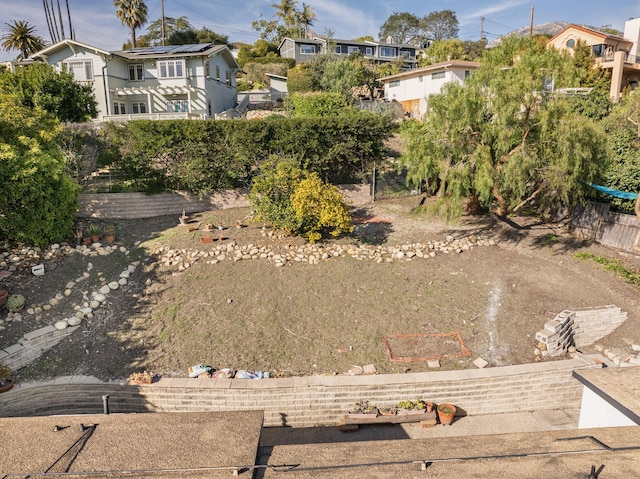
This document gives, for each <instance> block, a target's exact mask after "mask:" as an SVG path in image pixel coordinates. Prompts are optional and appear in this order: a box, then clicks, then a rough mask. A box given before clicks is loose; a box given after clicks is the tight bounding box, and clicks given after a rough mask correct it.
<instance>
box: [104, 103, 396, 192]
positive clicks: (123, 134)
mask: <svg viewBox="0 0 640 479" xmlns="http://www.w3.org/2000/svg"><path fill="white" fill-rule="evenodd" d="M392 131H393V125H392V123H391V121H390V120H389V119H388V118H385V117H383V116H380V115H375V114H371V113H367V112H357V113H354V114H350V115H341V116H335V117H331V118H327V117H323V118H284V117H271V118H267V119H265V120H215V121H214V120H173V121H142V120H141V121H132V122H129V123H126V124H110V125H108V127H107V136H108V138H110V141H111V142H112V143H113V145H114V146H115V147H116V148H117V149H118V151H119V154H118V155H116V159H115V160H114V163H113V166H115V167H117V168H118V169H120V170H122V171H123V172H124V173H125V174H126V175H127V176H128V177H129V178H130V179H131V180H133V181H134V182H135V183H136V186H137V187H138V188H139V189H140V190H141V191H148V192H154V191H166V190H187V191H191V192H194V193H199V194H203V193H208V192H211V191H214V190H216V189H221V188H233V187H238V186H249V185H250V184H251V179H252V177H253V175H254V174H256V172H257V171H258V169H259V166H260V165H261V163H262V162H263V161H265V160H267V159H268V158H269V157H270V156H272V155H277V156H282V157H288V158H295V159H296V160H297V161H298V162H299V166H300V167H301V168H303V169H305V170H308V171H311V172H316V173H318V175H319V176H320V177H321V178H322V179H323V181H325V182H328V183H334V184H337V183H353V182H360V181H363V180H364V179H365V178H366V176H367V174H368V172H369V171H370V167H371V165H372V164H373V162H379V161H381V160H382V159H383V158H385V156H386V148H385V146H384V140H385V139H386V138H388V137H389V136H390V135H391V133H392Z"/></svg>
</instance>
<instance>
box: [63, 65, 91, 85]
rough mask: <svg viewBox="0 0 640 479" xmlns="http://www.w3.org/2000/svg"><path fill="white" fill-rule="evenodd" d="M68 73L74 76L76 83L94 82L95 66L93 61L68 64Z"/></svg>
mask: <svg viewBox="0 0 640 479" xmlns="http://www.w3.org/2000/svg"><path fill="white" fill-rule="evenodd" d="M65 66H66V68H67V71H68V72H69V73H71V75H73V79H74V80H76V81H90V80H93V64H92V63H91V60H81V61H76V62H66V63H65Z"/></svg>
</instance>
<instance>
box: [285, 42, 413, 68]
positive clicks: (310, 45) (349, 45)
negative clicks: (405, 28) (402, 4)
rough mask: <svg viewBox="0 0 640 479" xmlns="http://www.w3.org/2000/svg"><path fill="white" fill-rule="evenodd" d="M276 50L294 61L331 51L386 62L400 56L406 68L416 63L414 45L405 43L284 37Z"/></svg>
mask: <svg viewBox="0 0 640 479" xmlns="http://www.w3.org/2000/svg"><path fill="white" fill-rule="evenodd" d="M278 52H279V53H280V56H281V57H283V58H293V59H294V60H295V61H296V63H306V62H308V61H310V60H311V59H312V58H313V57H314V56H315V55H318V54H320V53H333V54H335V55H340V56H345V57H347V56H349V55H351V54H353V53H360V54H362V55H363V56H364V57H365V58H367V59H369V60H371V61H373V62H375V63H387V62H392V61H394V60H397V59H398V58H401V59H403V60H404V65H405V68H406V69H411V68H415V67H416V65H417V59H416V47H415V46H413V45H405V44H401V45H397V44H392V43H380V42H371V41H364V42H357V41H352V40H335V39H332V40H331V41H327V40H325V39H322V38H314V39H305V38H290V37H285V38H284V39H283V40H282V42H280V45H279V46H278Z"/></svg>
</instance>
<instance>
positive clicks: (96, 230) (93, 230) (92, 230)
mask: <svg viewBox="0 0 640 479" xmlns="http://www.w3.org/2000/svg"><path fill="white" fill-rule="evenodd" d="M100 233H102V230H101V229H100V227H99V226H98V225H90V226H89V236H100Z"/></svg>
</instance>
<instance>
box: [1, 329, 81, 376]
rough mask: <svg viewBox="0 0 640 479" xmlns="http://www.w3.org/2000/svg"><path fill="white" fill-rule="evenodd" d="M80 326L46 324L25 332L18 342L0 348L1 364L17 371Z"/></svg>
mask: <svg viewBox="0 0 640 479" xmlns="http://www.w3.org/2000/svg"><path fill="white" fill-rule="evenodd" d="M79 327H80V326H73V327H68V328H65V329H63V330H58V329H56V328H55V327H53V326H45V327H43V328H40V329H36V330H35V331H31V332H29V333H27V334H25V335H24V336H23V337H22V338H21V339H20V340H19V341H18V342H17V343H16V344H12V345H11V346H8V347H6V348H5V349H0V364H2V365H4V366H8V367H10V368H11V369H12V370H14V371H16V370H18V369H20V368H21V367H23V366H26V365H27V364H29V363H30V362H32V361H35V360H36V359H38V358H39V357H40V356H41V355H42V353H43V352H45V351H46V350H48V349H50V348H52V347H53V346H55V345H56V344H58V343H59V342H60V341H62V339H64V338H66V337H67V336H69V335H70V334H72V333H73V332H74V331H75V330H76V329H78V328H79Z"/></svg>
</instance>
